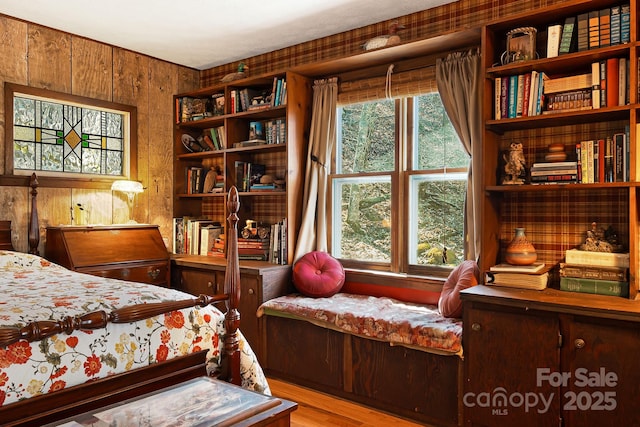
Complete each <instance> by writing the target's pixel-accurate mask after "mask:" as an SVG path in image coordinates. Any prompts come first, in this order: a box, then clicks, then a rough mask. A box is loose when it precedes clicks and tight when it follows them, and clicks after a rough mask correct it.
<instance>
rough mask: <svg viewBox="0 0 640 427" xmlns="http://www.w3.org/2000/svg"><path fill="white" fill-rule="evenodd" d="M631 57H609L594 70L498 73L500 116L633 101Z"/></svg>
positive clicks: (496, 89)
mask: <svg viewBox="0 0 640 427" xmlns="http://www.w3.org/2000/svg"><path fill="white" fill-rule="evenodd" d="M629 82H630V79H629V61H628V59H627V58H609V59H606V60H602V61H596V62H593V63H592V64H591V71H590V72H589V73H584V74H575V75H570V76H562V77H556V78H551V77H550V76H548V75H547V74H546V73H544V72H542V71H540V72H539V71H536V70H533V71H531V72H530V73H524V74H518V75H512V76H504V77H496V78H495V81H494V84H495V86H494V95H495V102H494V118H495V119H496V120H500V119H507V118H517V117H527V116H537V115H540V114H552V113H558V112H569V111H579V110H585V109H596V108H602V107H615V106H618V105H627V104H628V103H629V91H630V87H629Z"/></svg>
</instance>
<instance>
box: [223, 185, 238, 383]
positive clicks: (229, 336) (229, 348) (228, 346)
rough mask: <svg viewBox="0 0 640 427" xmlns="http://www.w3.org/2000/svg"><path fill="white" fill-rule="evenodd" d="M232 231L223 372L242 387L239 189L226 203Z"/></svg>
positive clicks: (231, 191) (229, 233) (226, 281)
mask: <svg viewBox="0 0 640 427" xmlns="http://www.w3.org/2000/svg"><path fill="white" fill-rule="evenodd" d="M227 209H228V210H229V216H228V217H227V222H228V223H229V227H228V229H227V231H226V238H227V270H226V271H225V275H224V293H226V294H227V295H229V299H228V300H227V313H226V315H225V328H226V336H225V338H224V352H225V357H224V358H223V363H224V366H223V368H224V369H223V372H224V373H225V374H226V375H227V378H226V380H227V381H229V382H231V383H233V384H237V385H240V382H241V378H240V349H239V340H238V328H239V327H240V312H239V311H238V301H239V300H240V263H239V260H238V210H239V209H240V199H239V197H238V189H237V188H236V187H235V186H234V187H231V188H230V189H229V199H228V201H227Z"/></svg>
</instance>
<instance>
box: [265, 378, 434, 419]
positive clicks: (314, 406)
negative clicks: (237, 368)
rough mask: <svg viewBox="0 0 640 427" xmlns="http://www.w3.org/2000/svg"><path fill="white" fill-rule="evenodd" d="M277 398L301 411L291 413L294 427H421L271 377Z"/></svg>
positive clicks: (384, 413) (270, 382)
mask: <svg viewBox="0 0 640 427" xmlns="http://www.w3.org/2000/svg"><path fill="white" fill-rule="evenodd" d="M268 380H269V386H270V387H271V393H272V394H273V395H274V396H277V397H281V398H283V399H287V400H291V401H294V402H296V403H297V404H298V409H296V410H295V411H293V413H292V414H291V426H292V427H330V426H339V427H364V426H370V427H387V426H393V427H418V426H423V424H416V423H414V422H411V421H407V420H405V419H404V418H397V417H394V416H391V415H389V414H388V413H386V412H381V411H376V410H374V409H371V408H369V407H366V406H362V405H358V404H356V403H352V402H349V401H347V400H343V399H340V398H336V397H333V396H330V395H327V394H324V393H319V392H317V391H313V390H310V389H308V388H305V387H300V386H298V385H295V384H291V383H288V382H284V381H281V380H277V379H275V378H269V379H268Z"/></svg>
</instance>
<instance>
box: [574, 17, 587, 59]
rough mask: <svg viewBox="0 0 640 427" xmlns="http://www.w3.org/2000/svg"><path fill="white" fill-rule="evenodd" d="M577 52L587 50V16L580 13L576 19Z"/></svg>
mask: <svg viewBox="0 0 640 427" xmlns="http://www.w3.org/2000/svg"><path fill="white" fill-rule="evenodd" d="M577 21H578V22H577V24H576V25H577V27H578V51H583V50H588V49H589V14H588V13H581V14H580V15H578V19H577Z"/></svg>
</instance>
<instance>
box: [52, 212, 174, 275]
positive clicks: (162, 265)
mask: <svg viewBox="0 0 640 427" xmlns="http://www.w3.org/2000/svg"><path fill="white" fill-rule="evenodd" d="M45 257H46V258H47V259H48V260H50V261H53V262H55V263H57V264H60V265H63V266H65V267H67V268H69V269H71V270H76V271H80V272H82V273H88V274H93V275H95V276H101V277H111V278H114V279H121V280H129V281H132V282H143V283H150V284H152V285H158V286H169V280H170V274H171V273H170V262H169V252H168V251H167V248H166V247H165V245H164V241H163V240H162V235H161V234H160V230H159V229H158V226H157V225H148V224H133V225H100V226H59V227H47V241H46V244H45Z"/></svg>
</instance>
